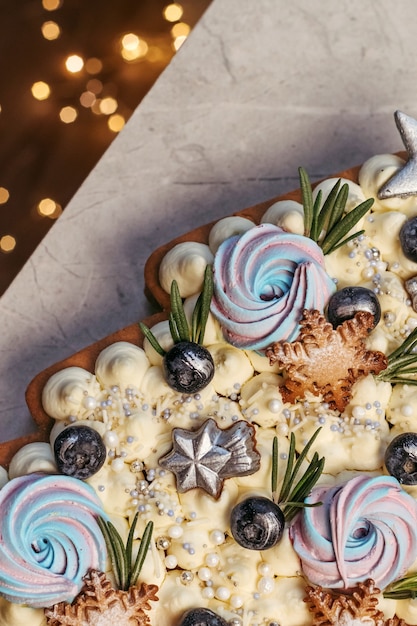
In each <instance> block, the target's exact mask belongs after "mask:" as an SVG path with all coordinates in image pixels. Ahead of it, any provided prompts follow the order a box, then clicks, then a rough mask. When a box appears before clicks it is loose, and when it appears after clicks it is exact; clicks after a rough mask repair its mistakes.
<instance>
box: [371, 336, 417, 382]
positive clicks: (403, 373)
mask: <svg viewBox="0 0 417 626" xmlns="http://www.w3.org/2000/svg"><path fill="white" fill-rule="evenodd" d="M416 347H417V328H415V329H414V330H413V331H412V332H411V333H410V334H409V335H408V337H407V338H406V339H404V341H403V343H402V344H401V345H400V346H399V347H398V348H397V349H396V350H394V352H391V354H389V355H388V366H387V367H386V369H384V370H382V372H380V373H379V374H378V376H376V379H377V380H383V381H386V382H390V383H392V384H394V383H404V384H408V385H416V384H417V380H415V379H414V378H408V377H409V376H410V375H413V374H416V373H417V353H416V352H415V349H416Z"/></svg>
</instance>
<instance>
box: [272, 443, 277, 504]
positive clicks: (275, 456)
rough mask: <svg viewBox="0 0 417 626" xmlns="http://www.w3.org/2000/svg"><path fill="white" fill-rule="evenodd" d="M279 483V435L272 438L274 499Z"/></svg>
mask: <svg viewBox="0 0 417 626" xmlns="http://www.w3.org/2000/svg"><path fill="white" fill-rule="evenodd" d="M277 485H278V437H274V439H273V440H272V472H271V491H272V499H274V497H275V492H276V490H277Z"/></svg>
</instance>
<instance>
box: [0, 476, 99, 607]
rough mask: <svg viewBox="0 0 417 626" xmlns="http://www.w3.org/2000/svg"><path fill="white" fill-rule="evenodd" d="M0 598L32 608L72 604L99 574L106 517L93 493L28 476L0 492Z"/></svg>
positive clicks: (57, 479) (78, 484)
mask: <svg viewBox="0 0 417 626" xmlns="http://www.w3.org/2000/svg"><path fill="white" fill-rule="evenodd" d="M0 510H1V511H2V516H1V518H0V594H1V595H2V596H4V597H5V598H6V600H8V601H9V602H14V603H16V604H25V605H27V606H30V607H32V608H40V607H45V606H51V605H52V604H55V603H58V602H62V601H65V602H72V600H73V599H74V597H75V596H76V595H77V594H78V593H79V592H80V591H81V588H82V587H83V584H84V583H83V580H82V579H83V576H85V574H86V573H87V572H88V571H89V570H90V569H97V570H100V571H103V569H104V567H105V560H106V546H105V542H104V539H103V535H102V533H101V531H100V528H99V526H98V524H97V521H96V518H97V516H98V515H104V513H103V510H102V508H101V504H100V501H99V499H98V497H97V496H96V494H95V492H94V490H93V489H92V488H91V487H89V486H88V485H86V484H85V483H83V482H82V481H80V480H77V479H75V478H70V477H69V476H47V475H44V474H28V475H26V476H21V477H19V478H15V479H13V480H11V481H10V482H9V483H7V484H6V485H5V487H3V489H2V490H1V491H0Z"/></svg>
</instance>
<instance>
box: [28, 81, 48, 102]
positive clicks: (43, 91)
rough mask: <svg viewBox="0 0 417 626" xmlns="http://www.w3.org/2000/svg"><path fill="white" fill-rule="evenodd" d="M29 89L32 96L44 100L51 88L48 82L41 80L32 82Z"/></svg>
mask: <svg viewBox="0 0 417 626" xmlns="http://www.w3.org/2000/svg"><path fill="white" fill-rule="evenodd" d="M31 91H32V96H33V97H34V98H36V100H46V99H47V98H49V96H50V95H51V88H50V87H49V85H48V83H44V82H43V80H39V81H38V82H36V83H33V85H32V87H31Z"/></svg>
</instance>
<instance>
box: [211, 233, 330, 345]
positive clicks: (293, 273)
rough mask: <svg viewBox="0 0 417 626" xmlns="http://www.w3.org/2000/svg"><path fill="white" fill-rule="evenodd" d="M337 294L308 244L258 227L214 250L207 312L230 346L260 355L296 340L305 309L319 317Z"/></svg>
mask: <svg viewBox="0 0 417 626" xmlns="http://www.w3.org/2000/svg"><path fill="white" fill-rule="evenodd" d="M335 290H336V286H335V284H334V282H333V280H332V279H331V278H330V276H329V275H328V274H327V273H326V270H325V267H324V256H323V252H322V250H321V248H320V247H319V246H318V245H317V244H316V243H315V242H314V241H313V240H312V239H309V238H308V237H304V236H302V235H296V234H293V233H288V232H286V231H284V230H283V229H282V228H280V227H279V226H275V225H273V224H261V225H259V226H255V227H254V228H251V229H250V230H248V231H247V232H245V233H244V234H243V235H236V236H234V237H230V238H229V239H226V241H224V242H223V243H222V244H221V245H220V247H219V249H218V250H217V252H216V255H215V258H214V296H213V300H212V306H211V311H212V313H213V315H214V316H215V317H216V318H217V319H218V321H219V322H220V325H221V327H222V330H223V333H224V335H225V339H226V340H227V341H228V342H229V343H231V344H233V345H234V346H237V347H238V348H243V349H249V350H258V351H261V350H263V349H264V348H266V347H268V346H269V345H271V343H273V342H276V341H294V340H295V339H296V338H297V336H298V335H299V332H300V326H299V322H300V320H301V318H302V316H303V310H304V309H318V310H319V311H321V312H322V311H323V309H324V307H325V306H326V304H327V302H328V300H329V298H330V296H331V295H332V294H333V293H334V291H335Z"/></svg>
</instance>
